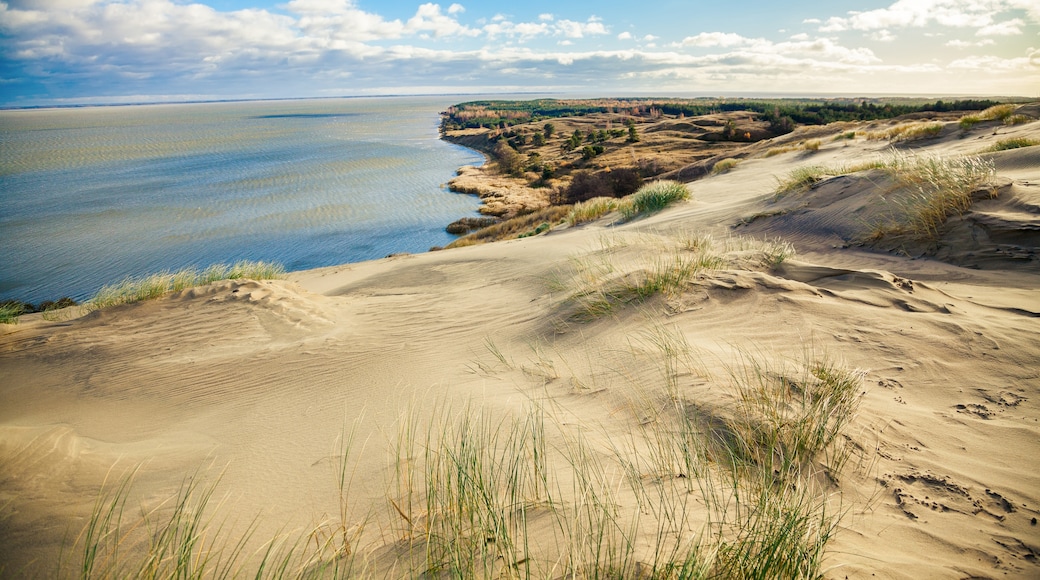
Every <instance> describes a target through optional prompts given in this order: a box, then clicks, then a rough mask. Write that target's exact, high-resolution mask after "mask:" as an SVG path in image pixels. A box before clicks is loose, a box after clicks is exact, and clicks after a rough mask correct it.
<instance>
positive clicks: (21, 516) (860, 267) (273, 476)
mask: <svg viewBox="0 0 1040 580" xmlns="http://www.w3.org/2000/svg"><path fill="white" fill-rule="evenodd" d="M1008 136H1030V137H1033V138H1040V123H1037V122H1033V123H1029V124H1025V125H1020V126H1016V127H1011V128H1004V127H997V128H987V129H982V130H978V131H975V132H973V133H971V134H970V135H968V136H963V135H961V134H960V133H959V132H958V131H957V130H956V129H955V124H951V128H950V129H949V130H948V131H946V132H945V133H944V136H943V137H941V138H940V139H936V140H931V141H920V142H914V143H913V144H912V147H913V149H914V150H916V152H917V153H918V154H934V155H954V154H963V153H973V152H977V151H980V150H982V149H983V148H985V147H987V146H988V145H990V144H992V143H994V142H995V141H996V140H999V139H1004V138H1007V137H1008ZM888 147H889V145H888V144H887V143H885V142H879V141H866V140H863V139H855V140H852V141H849V140H842V141H829V140H825V141H824V144H823V146H822V147H821V148H820V150H819V151H818V152H817V153H814V154H811V155H806V153H805V152H791V153H785V154H781V155H776V156H773V157H764V156H761V155H752V156H749V157H748V158H746V159H745V160H743V161H742V163H740V164H739V165H738V166H737V167H735V168H734V169H733V170H732V171H730V172H728V173H725V174H721V175H715V176H710V177H706V178H704V179H702V180H698V181H696V182H693V183H691V184H690V186H689V187H690V190H691V192H692V200H691V201H690V202H687V203H684V204H681V205H679V206H677V207H674V208H671V209H669V210H666V211H665V212H662V213H660V214H657V215H654V216H651V217H647V218H643V219H639V220H635V221H632V222H630V223H627V224H616V225H614V224H611V223H610V222H609V218H608V219H607V220H601V221H598V222H593V223H591V224H586V225H584V226H580V227H576V228H570V229H557V230H554V231H551V232H550V233H549V234H547V235H543V236H537V237H533V238H527V239H523V240H515V241H508V242H501V243H496V244H489V245H483V246H472V247H466V248H460V249H455V250H449V251H443V252H432V253H429V254H423V255H410V256H397V257H393V258H388V259H385V260H378V261H374V262H368V263H361V264H350V265H344V266H339V267H333V268H325V269H321V270H313V271H306V272H296V273H293V274H291V275H290V276H289V279H288V280H283V281H265V282H253V281H227V282H220V283H216V284H212V285H210V286H206V287H202V288H197V289H193V290H188V291H184V292H181V293H178V294H176V295H171V296H168V297H166V298H163V299H160V300H155V301H151V302H145V303H138V304H133V305H128V306H120V307H115V308H109V309H105V310H102V311H97V312H93V313H91V314H88V315H86V316H82V317H80V318H75V319H72V320H67V321H61V322H53V321H47V320H44V319H42V318H39V315H32V316H28V317H25V318H23V320H22V322H21V323H20V324H18V325H14V326H5V327H3V328H2V333H3V334H2V335H0V466H2V473H0V506H3V507H0V514H2V515H0V561H2V562H3V564H4V565H3V576H5V577H21V576H23V575H27V574H30V575H41V576H51V575H53V574H54V573H55V571H56V570H57V569H58V563H57V560H58V554H59V552H61V550H62V546H63V545H68V544H69V543H70V539H74V538H75V537H76V536H77V534H79V533H80V531H81V530H82V529H83V527H84V525H85V524H86V522H87V520H88V516H89V514H90V512H91V509H92V506H93V504H94V502H95V498H96V497H97V494H98V491H99V489H100V487H101V486H102V483H103V482H104V481H106V478H107V481H108V486H109V488H111V486H112V485H113V482H115V481H118V480H119V478H120V477H122V476H123V475H124V474H125V473H126V472H127V471H128V470H132V469H136V470H137V475H136V478H135V481H134V487H133V491H132V496H131V500H130V502H129V505H131V506H132V509H130V510H129V511H133V512H134V513H136V512H137V511H139V510H138V507H143V508H144V509H152V508H156V507H157V506H159V510H160V512H161V510H162V509H163V508H162V507H161V506H162V505H163V504H162V502H163V501H164V500H166V499H167V498H169V497H171V496H174V495H176V494H177V492H178V489H180V488H181V486H182V485H183V483H184V481H185V480H184V478H185V477H188V476H193V477H196V478H199V479H202V480H205V481H212V482H215V483H214V485H215V486H216V488H215V489H216V495H217V496H218V497H220V498H222V500H221V502H220V505H219V506H214V511H215V512H216V513H219V514H220V515H219V516H218V517H219V518H220V519H219V521H222V522H226V525H225V529H224V533H226V534H228V535H229V536H230V537H237V536H235V534H241V533H243V532H244V530H246V529H248V528H249V527H250V526H251V525H252V526H253V527H254V528H255V529H254V531H253V533H252V536H250V540H249V542H248V548H247V549H246V553H247V554H249V555H250V556H247V557H246V558H244V559H245V560H250V559H251V558H253V556H252V554H254V551H256V550H261V549H262V546H263V545H264V542H266V541H267V540H268V539H270V538H273V537H277V536H279V535H280V534H282V535H287V534H291V533H298V532H300V531H301V530H302V531H306V530H312V529H314V528H315V527H320V525H321V524H322V522H328V521H329V520H330V519H335V518H336V517H337V516H338V514H339V513H340V508H341V503H340V499H341V496H340V493H339V490H338V487H337V482H336V477H337V467H336V461H337V459H336V458H337V441H339V439H340V438H341V437H342V436H343V433H344V430H345V429H346V430H349V429H350V426H352V425H357V426H358V427H357V428H358V443H357V445H356V447H355V453H354V455H353V458H352V465H354V464H356V467H354V468H353V469H352V472H353V474H354V475H353V479H352V484H351V487H350V494H349V500H350V501H349V505H350V509H351V510H352V511H351V513H352V514H354V515H353V516H351V517H352V518H355V519H352V520H351V521H353V522H355V523H356V522H357V521H360V520H361V519H362V517H363V516H364V515H368V516H369V517H368V520H367V525H366V526H365V529H364V533H363V534H362V535H361V536H360V539H359V548H360V554H361V556H360V557H361V558H362V559H364V561H365V562H366V564H365V565H366V566H368V571H369V573H371V574H372V575H373V576H376V577H384V576H385V577H400V576H408V575H410V574H412V573H414V572H405V570H406V565H405V564H403V563H401V562H405V561H407V560H408V558H407V557H406V556H404V555H403V554H404V552H403V551H402V550H403V549H404V548H402V546H403V545H404V544H402V542H401V536H400V529H401V526H402V525H403V524H402V523H401V521H400V520H399V518H398V515H397V514H395V512H398V513H400V511H401V510H399V509H398V508H400V506H392V505H390V504H389V503H388V501H387V498H388V496H391V495H392V494H391V493H390V492H389V491H388V490H390V489H391V488H394V486H395V485H396V484H395V483H394V481H395V479H394V471H395V469H399V468H400V464H397V459H395V456H394V454H393V453H391V452H389V451H388V449H390V448H392V447H393V445H394V442H395V441H397V440H398V433H400V430H401V428H402V425H407V424H408V418H409V417H419V418H420V420H421V419H423V418H425V419H427V420H434V421H439V420H444V419H445V418H446V417H448V418H450V417H455V416H458V415H459V413H460V412H461V410H462V409H463V408H465V406H466V405H467V404H468V405H470V406H471V408H481V409H485V410H486V411H487V412H488V413H490V415H491V416H493V417H496V418H503V417H509V416H512V415H514V414H516V413H520V412H521V410H522V409H523V408H525V406H528V405H530V404H531V402H532V401H537V402H540V404H542V405H544V406H545V408H548V409H551V410H552V416H553V417H554V420H555V422H556V423H555V424H556V425H558V428H559V433H558V434H556V435H551V436H549V438H550V440H551V441H552V442H555V443H556V444H558V445H559V446H560V447H564V446H566V445H567V444H569V443H567V441H569V440H568V439H567V436H566V434H567V433H579V432H580V433H585V434H586V435H587V437H588V438H589V441H591V445H592V446H593V447H595V448H596V449H598V450H599V451H597V452H596V453H597V454H602V455H603V456H604V457H606V456H609V455H610V453H609V452H608V451H606V450H609V449H610V448H611V445H614V446H615V447H617V446H620V445H622V444H621V443H620V442H623V441H634V440H635V439H634V436H633V435H632V434H633V433H636V434H640V433H649V432H650V431H648V429H651V426H652V425H654V424H663V423H661V421H664V419H661V418H660V417H659V415H660V416H661V417H663V414H662V413H664V411H661V409H663V408H665V407H668V406H669V401H671V400H674V399H675V398H679V399H682V400H683V401H685V402H686V404H687V405H688V406H687V407H686V408H688V409H691V411H690V412H691V414H692V415H691V416H695V417H697V421H699V422H700V423H699V424H701V425H703V426H704V428H705V429H706V430H708V431H711V430H712V429H713V427H712V426H713V425H716V426H717V425H723V424H726V425H728V424H730V423H731V422H732V420H733V416H734V414H735V413H736V412H737V411H736V409H738V408H739V405H738V399H739V397H737V396H736V395H734V391H733V389H732V382H733V380H734V379H733V377H734V376H735V375H740V373H742V372H745V370H743V369H746V368H747V367H748V363H749V362H752V361H758V362H760V363H761V362H763V361H764V363H766V364H767V365H774V366H775V367H776V368H777V369H778V368H781V367H784V366H785V365H788V364H797V363H798V361H804V360H806V359H807V358H820V357H824V358H827V359H829V360H833V361H836V362H838V363H840V364H841V365H843V366H845V367H847V368H849V369H854V370H856V371H857V373H858V374H857V375H856V376H858V377H860V378H861V383H860V384H859V387H858V388H859V389H860V393H861V398H860V399H859V407H858V412H857V413H856V415H855V418H854V419H853V421H852V423H851V424H850V425H849V426H848V427H847V428H846V430H845V434H846V435H847V441H848V442H849V445H850V449H851V450H852V455H851V456H850V457H851V458H850V459H849V461H848V463H847V464H846V465H845V468H844V470H843V471H842V472H841V475H840V476H839V475H837V472H836V471H830V472H829V473H832V478H833V481H823V482H822V483H821V484H820V485H821V488H820V492H821V494H822V496H823V497H825V498H827V501H831V502H837V503H839V504H840V511H841V513H843V514H844V515H843V517H842V518H841V519H840V522H839V525H838V528H837V532H836V535H835V536H834V538H833V539H832V540H831V541H830V542H829V544H828V545H827V555H826V557H825V560H824V568H823V569H824V576H825V577H828V578H925V577H927V578H966V577H973V578H997V577H1000V578H1032V577H1037V576H1038V575H1040V561H1038V558H1040V527H1038V526H1037V524H1036V518H1037V517H1038V516H1040V513H1038V512H1040V470H1038V469H1036V467H1035V466H1034V465H1033V463H1034V461H1035V459H1036V458H1037V457H1040V364H1038V363H1040V341H1038V337H1040V255H1038V253H1037V252H1038V248H1040V157H1038V156H1040V147H1036V146H1033V147H1028V148H1023V149H1017V150H1011V151H1005V152H1000V153H993V154H986V155H989V156H990V157H991V158H992V159H993V161H994V164H995V167H996V169H997V174H998V180H997V181H995V182H994V185H993V187H994V188H996V189H997V190H998V191H997V196H996V197H995V198H992V199H989V198H987V199H980V200H979V201H978V202H977V203H976V204H975V205H974V206H973V207H972V208H971V210H970V211H968V212H966V213H965V214H964V215H961V216H957V217H955V218H952V221H951V224H950V228H949V231H948V232H947V233H946V235H945V236H944V237H943V238H942V239H941V240H940V242H938V243H932V244H916V245H914V244H904V245H902V246H900V247H899V248H892V247H885V246H884V244H872V243H870V242H865V241H864V240H863V234H864V228H865V227H866V225H868V224H870V223H871V221H872V220H874V219H875V218H876V217H878V216H882V215H886V212H891V211H892V207H891V206H890V205H886V203H887V202H886V201H885V198H884V197H883V196H884V195H885V193H886V192H890V191H891V187H890V186H891V184H890V183H889V181H888V178H887V177H886V176H885V175H884V174H883V172H881V171H879V170H871V171H866V172H860V173H854V174H849V175H841V176H835V177H832V178H827V179H824V180H823V181H821V182H819V183H817V184H816V185H815V186H814V187H812V188H811V189H808V190H806V191H805V192H803V193H800V194H794V195H790V196H786V197H784V198H782V199H779V200H774V190H775V186H776V178H777V177H782V176H784V175H786V174H787V172H788V171H790V170H791V169H792V168H794V167H797V166H800V165H809V164H812V165H823V166H839V165H843V164H844V165H847V164H852V163H855V162H858V161H863V160H869V159H873V158H876V157H878V156H884V155H888V154H889V152H888ZM902 148H903V149H904V150H906V149H909V147H907V146H902ZM709 235H710V239H709V238H708V237H706V236H709ZM739 236H744V237H743V238H740V237H739ZM773 238H781V239H783V240H786V241H787V242H790V243H791V244H793V246H794V248H795V249H796V250H797V255H795V256H793V257H789V258H787V259H786V260H783V261H782V263H779V264H778V265H774V264H772V263H770V261H769V260H768V259H766V258H764V257H763V256H765V255H766V254H764V253H763V252H764V250H763V249H762V247H763V246H762V245H761V243H760V242H759V241H753V240H763V239H773ZM697 240H699V241H697ZM695 241H696V243H697V244H700V245H702V246H704V245H707V246H709V247H708V248H707V249H702V250H697V251H698V252H702V253H703V252H710V254H711V256H714V257H716V258H717V259H718V260H720V262H719V264H718V265H717V267H716V268H714V269H705V270H702V271H698V272H697V273H695V274H694V275H691V276H690V277H688V278H684V279H683V280H682V282H681V284H680V285H679V287H678V288H677V289H673V290H672V291H666V292H661V293H657V294H655V295H653V296H651V297H649V298H647V299H641V300H630V301H626V300H625V299H623V298H618V296H620V294H618V293H614V294H611V293H609V292H608V293H604V294H595V293H596V292H602V291H603V290H604V289H610V288H613V287H615V286H618V285H622V286H623V285H624V284H625V283H626V280H632V279H636V278H639V279H642V278H640V277H645V276H647V272H649V271H651V270H653V268H654V267H655V266H654V264H661V263H671V262H670V260H673V259H675V256H690V255H693V254H694V251H693V250H691V249H690V248H691V247H692V246H693V245H695ZM698 255H699V254H698ZM704 255H707V254H704ZM682 259H685V258H682ZM581 288H584V289H585V290H586V291H587V292H588V293H589V294H588V295H589V296H592V295H602V296H606V297H607V298H605V299H604V300H606V302H608V303H610V304H608V306H609V308H608V310H609V312H604V313H601V314H590V311H589V305H588V304H587V303H584V302H582V300H583V299H584V298H576V296H577V295H578V294H579V293H580V292H578V290H579V289H581ZM611 300H613V301H614V302H611ZM662 337H670V338H662ZM661 341H671V342H670V343H669V344H672V345H673V346H674V345H685V346H683V349H682V350H683V352H684V354H683V356H682V357H673V358H670V357H671V355H669V356H666V357H664V358H662V357H661V352H664V350H662V348H661V346H660V343H661ZM669 348H671V347H669ZM680 358H681V359H682V360H683V361H685V362H684V363H683V364H682V365H680V367H681V368H680V367H675V368H673V367H671V366H668V365H671V364H673V363H674V361H677V360H679V359H680ZM668 361H672V362H668ZM666 363H667V364H666ZM774 371H775V372H779V371H777V370H776V369H774ZM774 371H770V372H774ZM496 420H502V421H504V419H496ZM843 440H844V439H843ZM640 441H642V440H640ZM641 444H642V443H640V445H641ZM633 445H635V444H633ZM644 451H645V452H646V453H649V451H646V450H644ZM647 457H649V456H647ZM680 476H681V477H683V478H686V477H689V474H685V473H678V474H677V473H672V474H670V475H669V476H668V477H670V478H671V479H673V480H674V479H675V478H676V477H680ZM666 479H667V477H666ZM611 481H614V480H611ZM621 481H622V479H618V480H617V481H616V482H615V483H616V484H617V489H619V490H620V489H623V488H624V485H623V484H622V483H620V482H621ZM648 485H650V484H648ZM617 493H618V494H619V495H618V497H619V498H621V499H619V502H621V503H622V504H623V505H627V506H629V507H630V508H632V509H633V510H636V511H638V507H637V504H638V502H637V501H636V500H635V499H631V498H629V497H630V496H628V495H625V494H624V493H621V492H620V491H619V492H617ZM624 498H629V499H624ZM648 501H649V500H648ZM626 502H627V503H626ZM427 515H429V514H427ZM646 517H649V516H646ZM698 518H700V519H698ZM539 521H540V520H539ZM699 521H703V517H702V516H698V515H696V510H694V515H692V516H691V519H690V522H689V523H688V526H689V528H690V530H695V529H697V525H696V524H697V522H699ZM254 522H255V523H254ZM395 522H396V523H395ZM348 523H349V522H348ZM532 525H540V524H537V522H535V524H532ZM652 531H653V530H650V532H652ZM692 533H693V532H692V531H691V532H690V534H692ZM650 535H652V533H651V534H650ZM637 540H638V541H636V542H635V543H636V544H637V545H638V550H642V549H643V548H642V546H643V545H644V544H643V542H644V538H643V536H639V537H638V538H637ZM647 541H649V540H647ZM548 543H551V542H548ZM128 545H129V544H128ZM542 549H543V552H544V554H554V553H555V552H554V550H556V549H558V547H555V548H554V547H552V546H548V547H547V546H542ZM638 550H637V552H638ZM67 552H68V550H67ZM640 553H642V552H640ZM538 554H539V552H538V551H537V550H533V551H532V552H530V553H529V554H528V556H529V557H530V558H532V559H534V558H536V557H538ZM76 557H78V556H77V555H76V554H71V555H70V554H68V553H66V555H65V558H66V560H69V559H71V560H75V558H76ZM554 557H556V558H557V560H556V561H557V562H561V561H562V560H559V559H558V556H545V559H546V560H552V559H553V558H554ZM394 562H398V564H394ZM75 566H76V564H72V565H71V567H68V568H66V570H65V573H66V574H67V575H71V573H70V572H69V571H70V570H71V571H75V570H76V567H75ZM558 575H562V574H558Z"/></svg>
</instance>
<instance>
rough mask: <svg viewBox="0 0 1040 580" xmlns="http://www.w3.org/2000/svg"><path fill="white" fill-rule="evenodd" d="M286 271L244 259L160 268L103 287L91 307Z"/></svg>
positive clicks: (272, 276) (276, 266)
mask: <svg viewBox="0 0 1040 580" xmlns="http://www.w3.org/2000/svg"><path fill="white" fill-rule="evenodd" d="M284 275H285V269H284V268H283V267H282V266H281V265H278V264H272V263H270V262H251V261H241V262H236V263H235V264H233V265H227V264H214V265H212V266H209V267H208V268H206V269H204V270H199V269H197V268H185V269H183V270H178V271H176V272H169V271H164V272H159V273H157V274H151V275H148V276H143V277H128V278H126V279H125V280H123V281H122V282H119V283H117V284H110V285H107V286H104V287H102V288H101V289H100V290H98V291H97V293H96V294H95V295H94V297H93V298H91V299H90V300H89V301H87V306H88V307H90V308H105V307H108V306H115V305H118V304H129V303H132V302H139V301H141V300H152V299H155V298H159V297H162V296H165V295H166V294H170V293H172V292H178V291H180V290H184V289H186V288H192V287H195V286H202V285H205V284H209V283H211V282H216V281H218V280H238V279H245V278H248V279H251V280H270V279H275V278H280V277H282V276H284Z"/></svg>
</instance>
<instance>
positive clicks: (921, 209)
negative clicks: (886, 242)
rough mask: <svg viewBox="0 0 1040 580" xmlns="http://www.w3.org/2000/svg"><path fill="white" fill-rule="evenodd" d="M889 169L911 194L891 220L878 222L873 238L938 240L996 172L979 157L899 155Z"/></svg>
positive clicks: (889, 164) (889, 165) (892, 160)
mask: <svg viewBox="0 0 1040 580" xmlns="http://www.w3.org/2000/svg"><path fill="white" fill-rule="evenodd" d="M886 169H887V170H888V171H889V172H890V173H891V174H892V176H893V177H894V178H895V179H896V181H897V183H898V184H899V185H900V186H901V187H902V188H903V189H904V190H906V191H908V192H909V195H908V196H907V197H905V198H904V199H903V201H901V202H899V203H898V204H897V209H896V212H895V214H894V216H893V218H892V219H891V220H890V221H889V222H888V223H883V224H876V225H875V227H874V229H873V231H872V232H871V234H870V238H871V239H873V240H878V239H882V238H886V237H908V238H910V239H912V240H915V241H919V242H934V241H935V240H937V239H938V238H939V236H940V235H941V234H942V232H943V228H944V226H945V224H946V221H947V220H948V219H949V218H950V217H952V216H954V215H960V214H963V213H964V212H965V211H967V210H968V208H970V207H971V204H972V203H973V200H972V192H973V191H975V190H977V189H978V188H979V187H980V186H981V185H982V184H983V183H985V182H986V181H987V180H989V179H990V178H991V177H992V176H993V175H994V174H995V169H994V165H993V162H992V161H988V160H984V159H981V158H979V157H959V158H949V157H927V156H917V155H896V156H894V157H893V158H892V159H891V160H890V161H888V162H887V168H886Z"/></svg>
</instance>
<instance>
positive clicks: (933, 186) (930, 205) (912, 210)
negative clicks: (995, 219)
mask: <svg viewBox="0 0 1040 580" xmlns="http://www.w3.org/2000/svg"><path fill="white" fill-rule="evenodd" d="M1008 141H1009V142H1008V143H1004V144H1000V143H998V146H1000V147H1015V146H1020V144H1019V143H1018V142H1010V141H1011V140H1008ZM1002 143H1003V142H1002ZM995 147H996V146H995ZM870 169H881V170H883V171H885V172H887V173H888V174H889V175H891V176H892V178H893V179H894V180H895V183H896V188H897V190H902V191H904V192H906V193H907V195H904V196H891V195H888V194H890V193H892V192H891V191H886V192H885V194H886V198H889V197H890V198H892V199H895V200H896V201H895V202H893V203H894V205H893V211H892V212H891V216H890V219H888V220H887V221H885V222H883V223H876V224H873V226H872V229H871V231H870V233H869V234H867V236H866V237H867V239H868V240H872V241H877V240H880V239H882V238H886V237H896V236H903V237H907V238H910V239H913V240H916V241H922V242H934V241H935V240H937V239H938V237H939V236H940V235H941V234H942V231H943V227H944V225H945V224H946V221H947V220H948V219H949V218H950V217H952V216H954V215H960V214H963V213H964V212H965V211H967V210H968V208H970V207H971V204H972V203H973V199H972V192H974V191H976V190H978V188H979V187H981V186H982V185H983V184H984V183H985V182H986V181H987V180H989V179H990V178H992V177H993V176H994V175H995V173H996V170H995V166H994V164H993V162H992V161H990V160H985V159H982V158H980V157H977V156H966V157H940V156H927V155H916V154H913V153H899V152H894V153H892V154H890V155H889V156H887V157H883V158H878V159H876V160H873V161H868V162H864V163H859V164H856V165H853V166H843V167H823V166H819V165H809V166H804V167H798V168H795V169H794V170H792V171H791V172H790V173H788V175H787V176H786V177H784V178H777V187H776V190H775V191H774V195H773V199H774V201H775V200H779V199H781V198H783V197H785V196H787V195H790V194H792V193H797V192H801V191H805V190H807V189H808V188H809V187H811V186H812V185H813V184H815V183H817V182H819V181H821V180H823V179H824V178H826V177H831V176H840V175H848V174H852V173H858V172H860V171H866V170H870Z"/></svg>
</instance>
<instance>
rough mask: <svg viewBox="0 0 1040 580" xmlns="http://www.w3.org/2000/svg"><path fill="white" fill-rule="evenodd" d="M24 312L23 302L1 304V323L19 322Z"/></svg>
mask: <svg viewBox="0 0 1040 580" xmlns="http://www.w3.org/2000/svg"><path fill="white" fill-rule="evenodd" d="M24 313H25V305H23V304H22V303H21V302H5V303H3V304H0V324H18V317H19V316H21V315H22V314H24Z"/></svg>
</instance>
